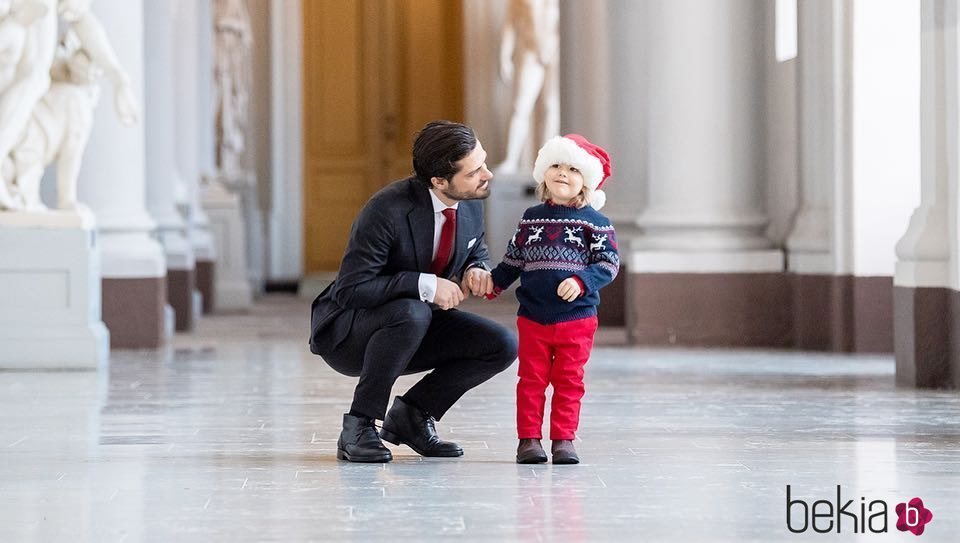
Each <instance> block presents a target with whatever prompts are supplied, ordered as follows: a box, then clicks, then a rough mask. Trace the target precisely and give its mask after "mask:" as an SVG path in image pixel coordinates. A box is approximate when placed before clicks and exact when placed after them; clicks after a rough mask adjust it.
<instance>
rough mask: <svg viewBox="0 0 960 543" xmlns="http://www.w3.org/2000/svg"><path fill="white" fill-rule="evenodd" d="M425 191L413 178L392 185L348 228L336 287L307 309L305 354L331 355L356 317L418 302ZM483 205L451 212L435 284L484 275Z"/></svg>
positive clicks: (427, 222) (426, 245) (426, 234)
mask: <svg viewBox="0 0 960 543" xmlns="http://www.w3.org/2000/svg"><path fill="white" fill-rule="evenodd" d="M428 190H429V189H428V188H426V186H424V185H423V184H422V183H421V182H420V181H418V180H417V179H416V178H414V177H410V178H407V179H402V180H400V181H395V182H393V183H391V184H390V185H388V186H386V187H384V188H383V189H382V190H380V191H379V192H377V193H376V194H374V195H373V197H372V198H370V201H369V202H367V204H366V205H365V206H364V207H363V209H362V210H361V211H360V215H359V216H357V219H356V220H355V221H354V223H353V228H352V230H351V232H350V240H349V242H348V243H347V250H346V252H345V253H344V255H343V260H342V261H341V262H340V272H339V273H338V274H337V278H336V280H335V281H334V282H333V283H332V284H331V285H330V286H329V287H327V288H326V289H325V290H324V291H323V292H322V293H321V294H320V295H319V296H317V298H316V299H315V300H314V301H313V307H312V310H311V323H310V328H311V335H310V350H311V351H312V352H313V353H314V354H323V352H324V351H328V350H330V349H333V348H336V346H337V345H339V344H340V343H341V342H342V341H343V340H344V339H345V338H346V337H347V335H348V334H349V333H350V328H351V326H352V325H353V322H354V319H356V318H357V310H358V309H366V308H372V307H377V306H380V305H383V304H385V303H387V302H389V301H391V300H395V299H398V298H412V299H417V300H419V299H420V292H419V281H420V274H421V273H430V271H429V270H430V261H431V259H432V256H433V232H434V224H433V222H434V211H433V203H432V201H431V199H430V194H429V193H428ZM489 258H490V257H489V254H488V252H487V244H486V242H485V241H484V230H483V204H482V203H481V202H480V201H479V200H464V201H461V202H460V205H459V206H458V207H457V236H456V247H455V248H454V253H453V257H452V258H451V260H450V264H449V265H448V266H447V268H446V270H444V272H443V273H442V274H441V277H444V278H446V279H451V280H454V281H458V280H459V279H460V278H461V277H463V274H464V272H465V271H466V270H467V269H469V268H472V267H476V266H480V267H483V268H484V269H489V265H488V264H487V261H488V260H489Z"/></svg>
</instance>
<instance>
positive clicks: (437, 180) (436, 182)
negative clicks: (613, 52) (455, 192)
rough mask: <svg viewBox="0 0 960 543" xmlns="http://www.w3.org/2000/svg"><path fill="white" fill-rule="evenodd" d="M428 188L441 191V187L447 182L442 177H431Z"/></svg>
mask: <svg viewBox="0 0 960 543" xmlns="http://www.w3.org/2000/svg"><path fill="white" fill-rule="evenodd" d="M430 186H431V187H436V188H438V189H442V188H443V187H445V186H447V180H446V179H445V178H443V177H431V178H430Z"/></svg>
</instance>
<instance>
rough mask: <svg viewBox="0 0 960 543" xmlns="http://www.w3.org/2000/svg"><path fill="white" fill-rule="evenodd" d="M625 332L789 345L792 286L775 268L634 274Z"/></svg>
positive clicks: (635, 339) (671, 340) (654, 339)
mask: <svg viewBox="0 0 960 543" xmlns="http://www.w3.org/2000/svg"><path fill="white" fill-rule="evenodd" d="M626 320H627V337H628V339H629V341H630V343H633V344H641V345H682V346H699V347H788V346H790V344H791V343H792V333H791V332H792V327H791V322H790V290H789V284H788V282H787V278H786V275H785V274H783V273H780V272H777V273H630V275H629V277H628V280H627V314H626Z"/></svg>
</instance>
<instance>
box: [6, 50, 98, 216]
mask: <svg viewBox="0 0 960 543" xmlns="http://www.w3.org/2000/svg"><path fill="white" fill-rule="evenodd" d="M100 75H101V71H100V69H99V68H98V67H97V66H96V65H94V64H93V63H92V61H91V60H90V56H89V54H88V53H87V52H86V51H85V50H83V49H80V48H79V43H78V41H77V38H76V36H75V35H74V34H73V33H68V34H67V35H66V36H65V42H64V49H63V56H62V57H60V58H58V59H57V60H56V61H55V62H54V66H53V68H52V69H51V76H52V78H53V83H52V84H51V85H50V90H49V91H47V94H45V95H44V96H43V98H42V99H41V100H40V102H39V103H38V104H37V105H36V106H35V107H34V110H33V116H32V117H31V119H30V123H29V124H28V125H27V129H26V132H25V133H24V135H23V138H22V139H21V140H20V142H19V143H18V144H17V146H16V147H14V149H13V152H12V153H11V155H10V157H8V159H7V160H6V161H5V165H6V166H7V167H5V168H4V169H3V172H4V175H3V177H4V181H5V182H6V183H8V184H9V185H12V186H13V187H14V193H13V196H14V198H15V201H16V209H23V210H26V211H40V210H43V209H45V206H44V205H43V203H42V202H41V201H40V181H41V180H42V179H43V172H44V170H45V169H46V166H47V165H48V164H51V163H53V162H56V164H57V208H58V209H73V208H75V207H76V202H77V177H78V176H79V174H80V163H81V161H82V160H83V150H84V148H85V147H86V145H87V140H88V138H89V137H90V129H91V127H92V126H93V110H94V108H95V107H96V104H97V99H98V97H99V94H100V93H99V87H98V85H97V79H98V78H99V77H100Z"/></svg>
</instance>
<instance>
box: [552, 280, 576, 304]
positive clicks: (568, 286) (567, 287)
mask: <svg viewBox="0 0 960 543" xmlns="http://www.w3.org/2000/svg"><path fill="white" fill-rule="evenodd" d="M580 292H581V291H580V284H579V283H577V280H576V279H574V278H573V277H568V278H566V279H564V280H563V281H561V282H560V286H559V287H557V296H559V297H561V298H563V301H565V302H572V301H574V300H576V299H577V296H580Z"/></svg>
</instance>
